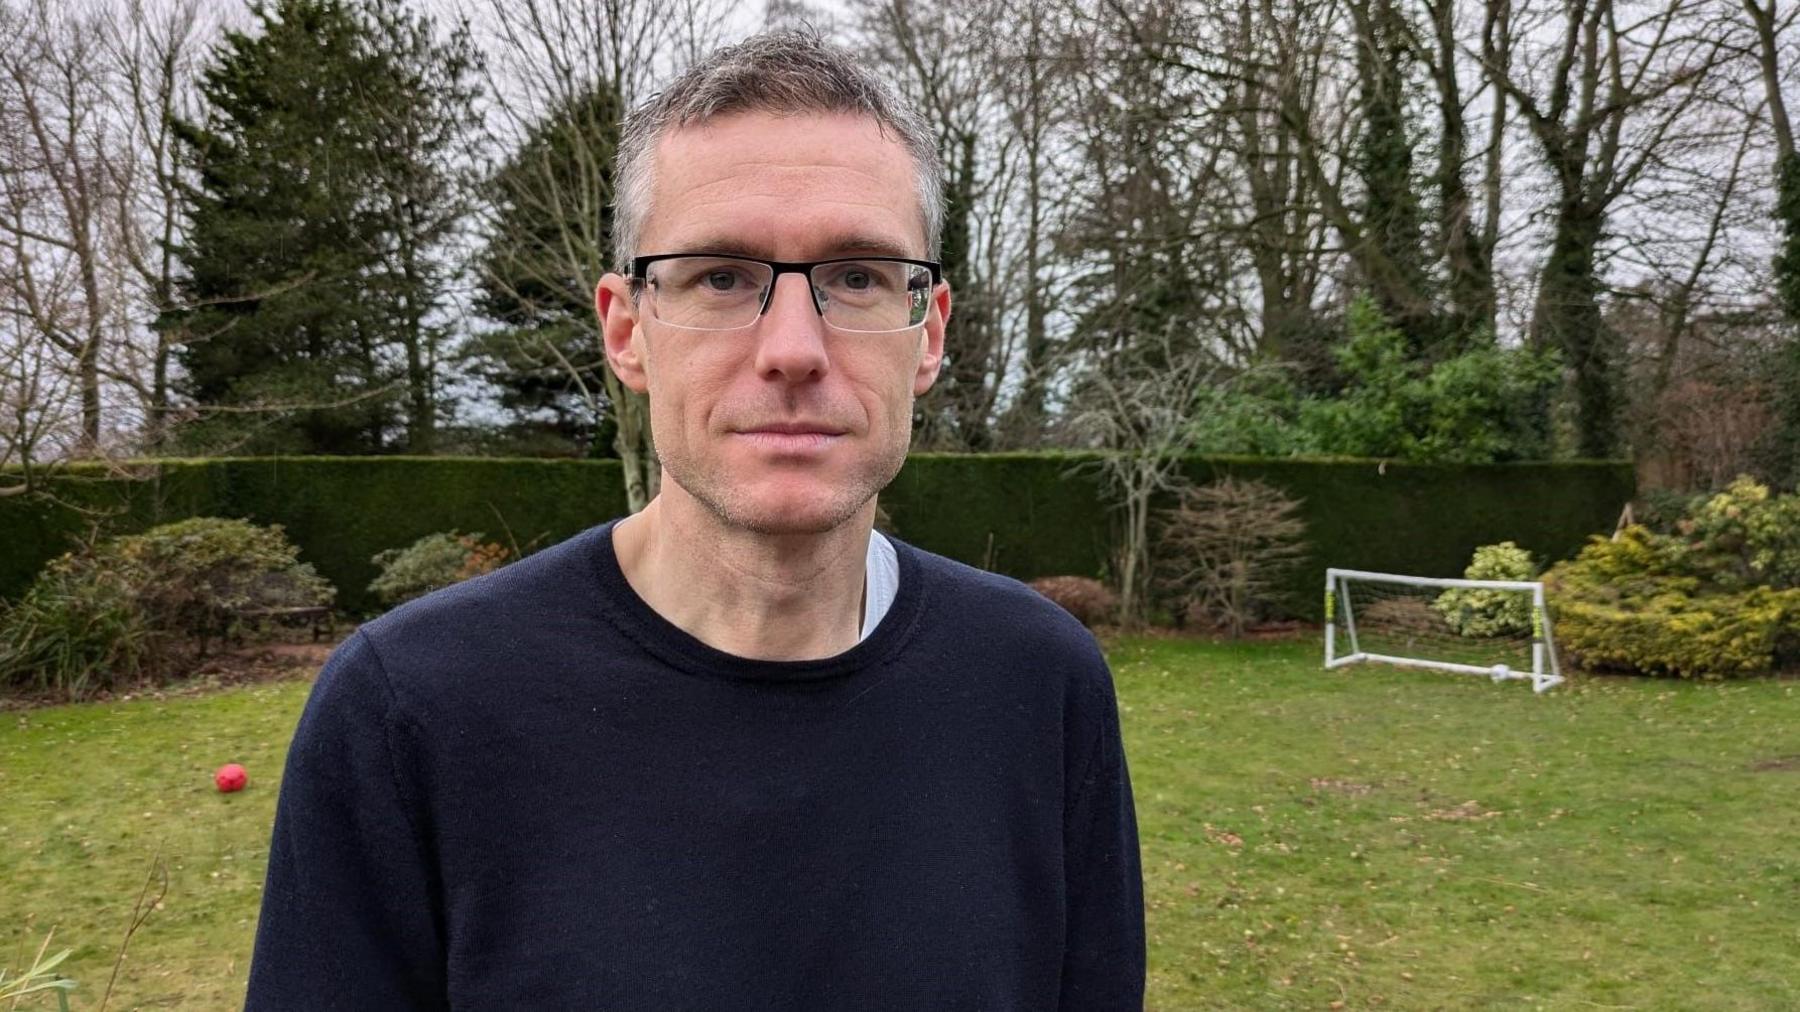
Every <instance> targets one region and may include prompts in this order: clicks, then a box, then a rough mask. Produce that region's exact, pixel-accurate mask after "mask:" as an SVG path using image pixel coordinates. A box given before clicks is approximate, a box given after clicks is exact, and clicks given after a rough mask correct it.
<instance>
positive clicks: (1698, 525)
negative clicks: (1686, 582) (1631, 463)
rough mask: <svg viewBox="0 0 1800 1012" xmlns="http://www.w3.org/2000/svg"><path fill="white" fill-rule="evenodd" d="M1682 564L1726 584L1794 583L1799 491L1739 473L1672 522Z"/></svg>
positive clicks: (1799, 563)
mask: <svg viewBox="0 0 1800 1012" xmlns="http://www.w3.org/2000/svg"><path fill="white" fill-rule="evenodd" d="M1676 530H1677V531H1679V532H1680V533H1681V534H1683V535H1686V536H1687V538H1688V543H1687V549H1688V553H1689V556H1688V558H1687V560H1686V561H1687V565H1688V567H1689V568H1690V569H1692V570H1694V571H1695V572H1696V574H1697V575H1702V576H1705V577H1706V578H1708V579H1711V580H1714V581H1716V582H1718V583H1720V584H1723V585H1726V586H1737V587H1750V586H1771V587H1776V588H1787V587H1794V586H1800V496H1792V495H1786V496H1775V495H1771V494H1770V493H1769V489H1768V486H1766V485H1762V484H1760V483H1758V482H1757V481H1755V480H1754V479H1752V478H1748V477H1742V476H1740V477H1739V478H1738V479H1737V480H1736V481H1733V482H1732V483H1731V484H1730V485H1729V486H1728V487H1727V488H1726V489H1725V490H1724V491H1723V492H1720V493H1718V494H1717V495H1714V496H1712V497H1710V498H1706V499H1704V500H1702V501H1700V502H1699V504H1698V506H1697V507H1695V508H1694V509H1693V511H1692V513H1691V515H1690V516H1689V517H1688V518H1686V519H1684V520H1682V521H1679V522H1678V523H1677V524H1676Z"/></svg>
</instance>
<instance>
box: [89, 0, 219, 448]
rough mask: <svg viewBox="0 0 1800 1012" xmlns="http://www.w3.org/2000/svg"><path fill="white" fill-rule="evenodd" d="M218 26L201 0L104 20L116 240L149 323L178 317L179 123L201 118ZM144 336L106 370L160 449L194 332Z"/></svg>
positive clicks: (117, 351)
mask: <svg viewBox="0 0 1800 1012" xmlns="http://www.w3.org/2000/svg"><path fill="white" fill-rule="evenodd" d="M214 27H215V26H213V25H212V24H211V23H209V22H208V21H206V20H205V19H204V18H203V17H202V16H201V0H172V2H169V3H165V4H162V5H160V6H158V7H157V8H156V9H154V10H152V9H151V8H150V7H148V6H146V4H145V3H144V2H143V0H128V2H127V3H125V4H124V5H123V6H122V7H118V8H114V9H111V10H109V11H108V12H107V17H106V20H105V23H104V30H103V34H102V39H103V51H104V52H105V54H106V64H107V67H108V70H109V71H110V75H111V76H110V77H109V78H108V91H109V93H110V94H111V95H112V96H113V100H114V102H115V103H117V104H118V105H120V106H122V109H121V114H120V116H119V122H118V124H117V130H118V140H117V143H114V144H112V145H110V146H109V149H108V151H107V155H106V157H105V159H104V162H103V165H104V168H105V171H106V175H107V179H108V190H109V193H110V195H111V197H112V202H111V205H110V207H109V208H108V213H109V215H110V216H111V218H112V221H113V228H114V232H115V235H116V236H117V242H116V245H115V246H114V249H113V252H114V254H115V256H116V257H117V258H118V259H119V260H120V261H122V264H123V267H124V269H125V271H126V273H127V275H128V276H129V277H130V279H131V281H132V284H133V287H134V289H135V292H134V300H135V302H136V303H137V305H138V307H139V308H140V310H141V311H142V312H143V313H144V317H143V318H144V319H145V320H152V321H153V320H157V319H167V320H174V319H178V318H179V317H178V314H176V313H175V312H174V311H175V310H176V309H178V308H179V305H178V303H179V299H178V298H177V295H176V287H175V286H176V277H177V270H178V267H179V265H178V263H177V262H176V259H175V249H176V246H177V244H178V243H179V241H180V227H181V193H180V190H179V188H178V183H179V180H180V173H181V166H180V164H179V162H178V161H177V158H176V152H175V143H174V132H173V129H172V124H173V123H174V122H175V120H176V118H177V117H182V116H187V117H190V118H191V117H192V114H193V107H192V101H193V90H192V83H193V80H194V76H195V74H196V73H197V69H198V68H197V56H198V50H199V48H200V43H201V42H202V41H203V40H204V39H205V38H206V37H208V35H209V34H210V32H211V31H212V30H213V29H214ZM135 336H137V339H136V340H126V341H122V342H120V343H119V344H117V345H116V346H115V347H114V348H113V349H112V351H113V352H114V354H113V356H112V357H111V359H110V360H109V361H108V362H107V363H105V369H106V374H107V377H108V378H109V379H110V380H112V381H113V382H116V383H119V384H122V385H124V386H125V387H126V388H128V389H129V390H131V392H132V393H133V394H134V395H135V396H136V399H137V401H138V404H139V405H140V410H141V411H142V414H143V432H142V437H141V442H142V444H143V445H144V446H145V447H146V448H150V449H155V448H157V447H160V446H162V445H163V443H164V440H165V439H166V437H167V435H168V430H169V423H170V413H171V411H172V410H173V407H174V402H173V397H172V394H171V385H170V378H171V377H170V371H171V367H172V365H173V363H174V356H175V350H176V349H177V348H178V347H180V346H181V344H182V342H183V340H184V339H185V338H186V336H187V335H186V334H185V332H184V331H183V330H181V329H180V328H179V327H155V326H149V327H145V328H141V329H140V331H139V332H138V334H137V335H135Z"/></svg>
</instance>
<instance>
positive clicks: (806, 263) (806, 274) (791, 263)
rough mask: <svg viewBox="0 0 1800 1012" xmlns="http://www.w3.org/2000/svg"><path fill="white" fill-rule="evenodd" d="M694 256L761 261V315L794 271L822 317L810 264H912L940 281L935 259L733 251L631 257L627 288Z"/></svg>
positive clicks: (640, 288) (941, 275) (934, 281)
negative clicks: (764, 272)
mask: <svg viewBox="0 0 1800 1012" xmlns="http://www.w3.org/2000/svg"><path fill="white" fill-rule="evenodd" d="M694 257H705V258H706V259H709V260H736V261H738V262H739V263H746V264H762V265H763V266H765V267H767V268H769V269H770V270H771V271H773V272H774V273H772V274H770V275H769V287H768V288H767V289H766V290H765V291H764V292H763V297H762V305H761V306H759V307H757V310H756V315H757V316H764V315H766V314H767V313H768V312H769V303H770V301H772V300H773V299H774V298H775V282H777V281H780V280H781V276H782V275H783V274H798V275H800V276H801V277H803V278H805V279H806V292H807V295H808V296H809V297H811V299H812V304H813V310H814V311H815V312H817V313H818V314H819V316H820V318H823V317H824V316H825V307H824V306H821V305H819V292H818V289H816V288H815V287H813V283H812V271H813V268H814V267H823V266H825V265H826V264H846V263H867V262H869V261H874V262H876V263H884V264H912V265H913V266H914V267H924V268H928V269H929V270H930V271H931V287H932V288H934V289H935V288H936V287H937V286H938V284H939V283H940V282H942V281H943V280H944V265H943V264H940V263H938V262H937V261H935V260H914V259H912V258H911V257H881V256H864V257H832V258H830V259H828V260H763V259H760V258H758V257H746V256H738V255H736V254H733V253H657V254H655V255H654V256H647V257H632V258H631V287H632V289H633V291H634V293H635V292H641V291H643V289H644V286H645V285H646V284H648V283H649V280H650V275H649V271H650V266H651V265H652V264H656V263H659V262H661V261H664V260H687V259H692V258H694ZM745 326H749V324H745ZM913 326H914V327H916V326H918V324H916V323H915V324H913ZM900 329H901V330H910V329H912V328H911V327H902V328H900ZM871 333H879V331H872V332H871Z"/></svg>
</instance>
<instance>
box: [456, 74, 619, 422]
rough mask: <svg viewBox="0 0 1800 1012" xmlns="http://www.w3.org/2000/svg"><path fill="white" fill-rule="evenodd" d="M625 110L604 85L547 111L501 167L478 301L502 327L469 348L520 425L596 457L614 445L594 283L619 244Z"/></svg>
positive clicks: (491, 187)
mask: <svg viewBox="0 0 1800 1012" xmlns="http://www.w3.org/2000/svg"><path fill="white" fill-rule="evenodd" d="M621 115H622V103H621V102H620V101H619V98H618V96H617V95H616V94H615V93H614V92H613V90H612V89H611V87H609V86H608V85H606V84H605V83H603V82H602V83H599V84H597V85H596V86H594V87H593V88H592V89H590V90H588V91H587V92H586V93H584V94H581V95H578V96H576V97H574V98H573V99H571V100H570V101H568V102H566V103H564V104H563V105H562V106H561V107H560V108H556V109H553V110H551V111H550V112H549V113H548V114H546V115H545V116H544V117H543V118H542V119H541V120H540V121H539V122H538V123H537V124H536V125H535V126H534V127H533V128H532V129H531V131H530V132H529V133H528V135H527V136H526V138H525V140H524V142H523V143H522V144H521V145H520V146H519V148H518V150H517V151H515V152H514V153H513V155H512V156H511V157H510V158H509V159H508V160H507V161H506V163H505V164H504V165H502V166H500V168H499V169H498V170H496V171H495V172H494V173H493V175H492V177H491V178H490V180H489V182H488V193H489V195H490V201H491V204H490V208H489V213H490V216H491V217H490V220H489V222H488V227H487V229H486V231H487V233H488V241H487V247H486V249H485V250H484V251H483V253H482V257H481V265H480V278H479V280H478V283H477V290H478V294H477V297H476V301H475V309H476V312H478V313H479V314H480V315H481V316H483V317H485V318H487V319H489V320H492V321H494V322H495V323H497V324H499V325H500V329H498V330H494V331H491V332H488V333H485V334H482V335H479V336H478V337H476V338H475V339H474V340H473V341H472V342H471V348H470V350H471V352H472V353H473V355H474V357H475V358H476V360H477V361H478V362H479V363H480V364H479V365H478V367H477V368H478V371H480V373H481V374H482V375H483V376H484V377H485V378H486V379H488V380H489V381H490V382H492V383H494V384H495V385H496V386H498V387H499V388H500V403H501V405H502V406H503V407H505V408H506V409H508V410H509V411H511V412H512V413H513V415H514V417H515V420H516V421H515V426H514V431H515V435H518V436H524V437H528V438H529V437H537V438H539V439H540V440H541V439H542V437H545V436H548V437H551V438H552V439H553V440H555V441H557V442H560V443H563V444H564V445H568V446H570V447H571V448H582V449H585V450H586V452H587V453H588V454H589V455H592V456H607V455H611V454H612V453H614V452H615V451H614V448H613V435H614V432H613V430H612V428H611V427H610V426H608V425H607V424H606V420H607V419H608V418H610V416H611V412H609V411H608V410H607V407H608V404H609V402H610V397H609V395H608V393H607V387H606V379H607V373H606V357H605V354H604V349H603V348H602V346H601V343H600V337H599V333H598V331H597V329H596V325H595V321H594V301H593V300H594V289H593V285H594V281H595V280H596V279H598V278H599V277H600V275H601V274H602V273H603V272H604V271H605V270H606V269H607V267H608V266H609V263H608V256H609V253H608V251H609V250H610V249H611V248H612V222H613V200H612V173H613V158H614V152H615V150H616V148H617V145H618V136H619V120H620V117H621Z"/></svg>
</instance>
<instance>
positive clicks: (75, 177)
mask: <svg viewBox="0 0 1800 1012" xmlns="http://www.w3.org/2000/svg"><path fill="white" fill-rule="evenodd" d="M0 35H3V36H4V37H5V38H6V45H5V46H3V47H0V109H6V110H8V112H9V113H10V115H11V120H12V122H11V123H9V124H8V126H9V127H11V129H8V130H6V131H5V135H4V136H3V137H0V249H3V250H4V256H5V259H6V262H7V265H8V270H7V272H6V273H5V275H3V276H0V285H3V286H5V289H6V290H5V291H4V292H0V308H3V309H4V311H5V312H7V313H9V314H10V315H11V316H12V317H13V319H14V320H15V321H17V322H18V323H20V324H22V327H21V329H20V330H19V331H17V333H20V334H21V336H22V338H23V339H24V340H29V341H41V342H45V343H47V344H48V345H49V347H50V348H51V349H54V350H55V351H57V352H60V353H61V355H62V356H63V365H62V368H64V369H66V370H67V371H68V372H69V374H70V375H71V376H72V377H73V379H74V384H75V387H76V389H77V391H78V396H79V398H80V404H81V436H80V439H79V440H78V441H77V442H76V444H75V445H74V446H73V447H71V451H72V452H74V453H75V454H77V455H80V456H93V455H95V454H97V453H99V451H100V446H101V433H102V425H103V423H102V418H101V414H102V392H101V386H102V384H101V371H100V363H101V360H102V357H103V355H104V354H105V352H106V350H107V348H108V346H109V344H110V343H112V342H113V341H114V340H115V339H116V336H117V332H118V326H117V325H118V321H119V314H120V310H121V308H122V299H121V292H120V289H119V284H118V278H117V277H116V275H115V272H114V271H113V260H112V258H111V256H110V250H109V248H108V247H109V246H110V245H111V243H112V239H113V237H112V235H111V234H110V233H109V227H110V224H111V219H110V217H109V215H108V209H109V206H110V203H111V200H112V193H111V191H110V188H109V186H110V180H109V179H108V177H107V175H106V172H105V170H104V154H103V152H104V150H105V145H106V140H107V129H108V124H107V122H106V120H107V117H108V115H109V113H110V110H109V109H108V107H107V105H106V103H105V102H104V100H103V99H104V94H103V87H102V82H101V80H100V67H101V61H100V53H101V44H100V41H101V35H100V26H99V22H98V20H97V18H96V17H95V14H94V12H93V11H92V10H91V9H90V8H88V7H87V6H86V5H75V4H62V3H56V2H53V0H28V2H27V3H25V4H24V5H23V6H22V7H20V8H17V9H10V8H0ZM28 358H29V359H30V360H31V361H34V362H36V361H42V359H41V358H40V357H39V356H38V355H36V354H35V353H33V354H29V355H28Z"/></svg>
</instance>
